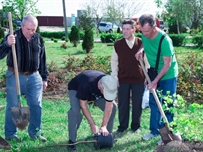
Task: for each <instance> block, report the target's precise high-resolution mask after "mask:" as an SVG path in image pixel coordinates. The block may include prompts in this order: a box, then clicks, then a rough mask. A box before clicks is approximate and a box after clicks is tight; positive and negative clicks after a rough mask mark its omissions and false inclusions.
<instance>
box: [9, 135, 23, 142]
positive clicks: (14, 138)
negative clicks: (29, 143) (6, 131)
mask: <svg viewBox="0 0 203 152" xmlns="http://www.w3.org/2000/svg"><path fill="white" fill-rule="evenodd" d="M6 140H7V141H16V142H19V143H20V142H22V140H21V139H20V138H18V137H17V136H15V137H11V138H6Z"/></svg>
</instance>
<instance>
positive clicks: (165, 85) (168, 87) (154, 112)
mask: <svg viewBox="0 0 203 152" xmlns="http://www.w3.org/2000/svg"><path fill="white" fill-rule="evenodd" d="M176 84H177V78H172V79H167V80H161V81H159V82H158V88H157V90H158V91H161V93H162V94H163V95H166V94H167V91H170V95H173V94H176ZM159 100H160V102H161V104H162V103H163V101H162V99H160V98H159ZM149 106H150V109H151V114H150V131H151V133H152V134H153V135H158V134H159V129H160V128H162V127H164V123H163V121H162V116H161V114H160V112H159V109H158V106H157V104H156V101H155V99H154V96H153V94H152V93H150V99H149ZM170 106H172V105H170ZM165 114H166V117H167V119H168V121H169V122H171V121H173V114H172V113H170V112H168V111H167V112H165Z"/></svg>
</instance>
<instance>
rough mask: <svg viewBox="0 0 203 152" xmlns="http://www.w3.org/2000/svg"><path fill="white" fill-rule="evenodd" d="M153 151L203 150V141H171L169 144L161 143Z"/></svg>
mask: <svg viewBox="0 0 203 152" xmlns="http://www.w3.org/2000/svg"><path fill="white" fill-rule="evenodd" d="M153 152H203V142H202V141H197V142H189V141H183V142H180V141H176V140H174V141H171V142H169V143H168V144H166V145H164V144H162V145H159V146H157V147H156V149H155V150H154V151H153Z"/></svg>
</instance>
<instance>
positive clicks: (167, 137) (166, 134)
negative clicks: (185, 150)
mask: <svg viewBox="0 0 203 152" xmlns="http://www.w3.org/2000/svg"><path fill="white" fill-rule="evenodd" d="M159 132H160V135H161V139H162V140H163V142H164V144H165V145H166V144H167V143H169V142H171V141H173V140H177V141H180V142H182V138H181V135H180V133H177V134H174V133H173V132H172V130H171V128H169V127H168V126H167V125H165V126H164V127H163V128H161V129H159Z"/></svg>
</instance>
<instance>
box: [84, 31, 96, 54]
mask: <svg viewBox="0 0 203 152" xmlns="http://www.w3.org/2000/svg"><path fill="white" fill-rule="evenodd" d="M93 48H94V38H93V31H92V29H91V28H89V29H86V30H85V35H84V40H83V42H82V49H83V50H86V53H90V50H91V49H93Z"/></svg>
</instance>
